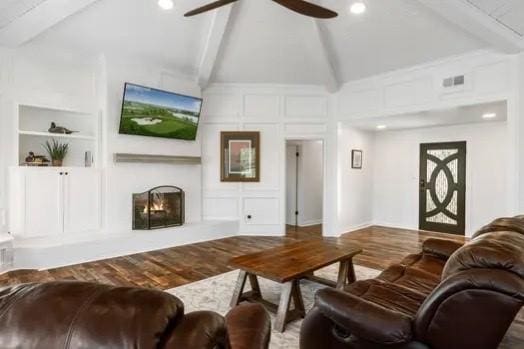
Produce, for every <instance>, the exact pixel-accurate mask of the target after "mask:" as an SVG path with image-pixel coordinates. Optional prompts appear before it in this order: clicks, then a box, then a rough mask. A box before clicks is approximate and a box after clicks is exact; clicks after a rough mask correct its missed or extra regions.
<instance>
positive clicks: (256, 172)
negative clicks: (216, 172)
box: [220, 131, 260, 182]
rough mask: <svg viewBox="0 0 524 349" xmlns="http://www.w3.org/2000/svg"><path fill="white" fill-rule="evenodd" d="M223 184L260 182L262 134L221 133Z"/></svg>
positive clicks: (221, 172)
mask: <svg viewBox="0 0 524 349" xmlns="http://www.w3.org/2000/svg"><path fill="white" fill-rule="evenodd" d="M220 144H221V145H220V148H221V161H220V162H221V170H220V180H221V181H222V182H260V132H243V131H241V132H221V135H220Z"/></svg>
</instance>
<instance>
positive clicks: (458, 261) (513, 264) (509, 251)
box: [442, 231, 524, 280]
mask: <svg viewBox="0 0 524 349" xmlns="http://www.w3.org/2000/svg"><path fill="white" fill-rule="evenodd" d="M474 268H483V269H500V270H506V271H509V272H512V273H515V274H517V275H518V276H520V277H521V278H524V234H519V233H516V232H512V231H497V232H491V233H485V234H483V235H480V236H478V237H477V238H475V239H474V240H472V241H470V242H469V243H467V244H465V245H464V246H463V247H461V248H460V249H458V250H457V251H455V253H453V254H452V255H451V257H450V258H449V259H448V261H447V262H446V265H445V267H444V270H443V271H442V280H444V279H446V278H447V277H449V276H451V275H454V274H456V273H458V272H461V271H464V270H468V269H474Z"/></svg>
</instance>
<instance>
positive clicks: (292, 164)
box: [286, 144, 298, 225]
mask: <svg viewBox="0 0 524 349" xmlns="http://www.w3.org/2000/svg"><path fill="white" fill-rule="evenodd" d="M297 152H298V146H296V145H289V144H288V145H287V146H286V224H287V225H296V224H297V214H296V212H297V210H298V207H297Z"/></svg>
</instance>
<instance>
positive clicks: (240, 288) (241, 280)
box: [230, 270, 247, 307]
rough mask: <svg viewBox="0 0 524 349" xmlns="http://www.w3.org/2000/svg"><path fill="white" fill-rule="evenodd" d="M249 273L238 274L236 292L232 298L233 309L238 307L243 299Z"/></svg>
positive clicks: (241, 272)
mask: <svg viewBox="0 0 524 349" xmlns="http://www.w3.org/2000/svg"><path fill="white" fill-rule="evenodd" d="M246 279H247V273H246V272H245V271H243V270H241V271H240V272H239V273H238V279H237V284H236V286H235V291H234V292H233V298H231V304H230V305H231V307H234V306H237V305H238V303H240V301H241V299H242V294H243V293H244V286H245V285H246Z"/></svg>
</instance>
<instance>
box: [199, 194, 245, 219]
mask: <svg viewBox="0 0 524 349" xmlns="http://www.w3.org/2000/svg"><path fill="white" fill-rule="evenodd" d="M203 214H204V220H215V219H231V220H237V219H239V218H240V217H239V216H238V215H239V210H238V198H236V197H229V198H228V197H204V207H203Z"/></svg>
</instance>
